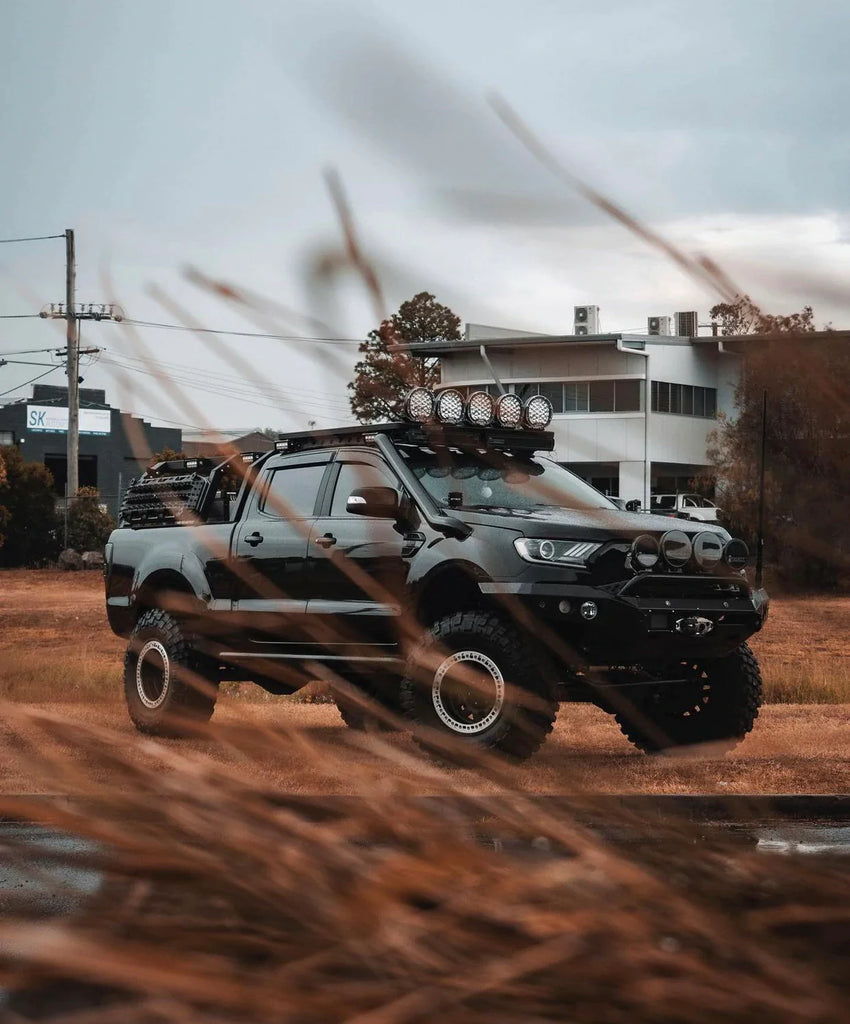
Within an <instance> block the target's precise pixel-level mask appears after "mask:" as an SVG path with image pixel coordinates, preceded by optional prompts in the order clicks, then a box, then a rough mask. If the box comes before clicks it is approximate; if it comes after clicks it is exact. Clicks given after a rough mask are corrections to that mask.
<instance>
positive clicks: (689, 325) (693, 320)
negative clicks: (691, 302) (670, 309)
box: [673, 313, 699, 338]
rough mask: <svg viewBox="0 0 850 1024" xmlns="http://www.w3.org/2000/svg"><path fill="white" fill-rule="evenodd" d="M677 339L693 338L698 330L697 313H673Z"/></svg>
mask: <svg viewBox="0 0 850 1024" xmlns="http://www.w3.org/2000/svg"><path fill="white" fill-rule="evenodd" d="M673 316H674V318H675V321H676V337H677V338H695V337H696V336H697V329H698V326H699V324H698V320H699V314H698V313H674V314H673Z"/></svg>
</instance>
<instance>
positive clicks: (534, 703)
mask: <svg viewBox="0 0 850 1024" xmlns="http://www.w3.org/2000/svg"><path fill="white" fill-rule="evenodd" d="M549 675H550V673H548V672H547V670H546V666H545V665H542V664H541V663H540V662H539V660H538V659H537V658H535V657H534V656H533V654H532V652H531V651H530V650H529V649H528V646H527V644H526V643H525V641H524V640H523V639H522V637H521V636H520V634H519V633H518V632H517V630H516V629H515V628H514V627H513V626H512V625H510V624H509V623H507V622H505V621H504V620H503V619H502V618H501V617H500V616H498V615H495V614H493V613H491V612H485V611H471V612H456V613H454V614H452V615H447V616H446V617H445V618H442V619H440V620H439V621H438V622H436V623H434V625H433V626H431V628H430V629H429V630H428V632H427V633H426V634H425V636H424V637H423V638H422V640H421V641H420V643H419V644H418V645H417V647H416V648H415V649H414V650H413V652H412V653H411V655H410V657H409V658H408V662H407V666H406V669H405V676H404V679H403V680H402V683H401V706H402V711H403V712H404V715H405V717H406V718H407V719H408V720H409V721H410V722H411V723H412V724H413V725H414V726H415V729H414V737H415V739H416V741H417V742H418V743H419V745H420V746H422V747H423V748H424V749H426V750H428V751H429V752H436V753H438V754H439V755H440V756H441V757H444V758H447V759H449V760H453V759H455V757H456V756H457V757H461V758H462V751H463V747H464V746H467V747H473V748H477V749H479V750H492V751H496V752H498V753H500V754H502V755H504V756H506V757H508V758H510V759H511V760H514V761H524V760H526V759H527V758H529V757H531V755H532V754H534V753H535V752H536V751H537V750H538V749H539V747H540V746H541V744H542V743H543V742H544V740H545V739H546V737H547V736H548V735H549V733H550V732H551V731H552V726H553V725H554V723H555V716H556V715H557V713H558V704H557V702H556V701H555V700H554V698H553V685H552V680H551V679H550V678H549ZM470 683H471V684H472V685H470ZM430 737H433V739H434V741H433V742H431V741H430ZM452 739H454V740H456V741H457V742H456V743H454V744H452V743H451V741H452ZM453 749H454V750H455V751H456V754H453V752H452V751H453Z"/></svg>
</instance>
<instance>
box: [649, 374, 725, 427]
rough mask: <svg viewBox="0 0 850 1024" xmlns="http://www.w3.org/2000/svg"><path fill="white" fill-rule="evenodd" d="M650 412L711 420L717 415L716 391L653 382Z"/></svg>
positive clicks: (693, 385)
mask: <svg viewBox="0 0 850 1024" xmlns="http://www.w3.org/2000/svg"><path fill="white" fill-rule="evenodd" d="M652 411H653V412H669V413H674V414H675V415H677V416H701V417H704V418H706V419H713V418H714V417H715V416H716V415H717V389H716V388H702V387H699V386H698V385H696V384H670V383H668V382H667V381H663V380H654V381H653V382H652Z"/></svg>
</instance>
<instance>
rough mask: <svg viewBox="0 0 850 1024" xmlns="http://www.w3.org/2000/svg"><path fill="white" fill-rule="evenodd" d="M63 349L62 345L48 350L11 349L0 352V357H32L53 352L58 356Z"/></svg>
mask: <svg viewBox="0 0 850 1024" xmlns="http://www.w3.org/2000/svg"><path fill="white" fill-rule="evenodd" d="M64 348H65V346H64V345H51V346H50V348H12V349H9V351H8V352H0V356H34V355H36V354H38V353H41V352H55V353H56V354H57V355H59V354H60V352H62V351H63V349H64Z"/></svg>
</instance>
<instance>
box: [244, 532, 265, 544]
mask: <svg viewBox="0 0 850 1024" xmlns="http://www.w3.org/2000/svg"><path fill="white" fill-rule="evenodd" d="M245 543H246V544H250V545H251V547H252V548H255V547H256V546H257V545H258V544H262V543H263V535H262V534H261V533H259V532H258V531H257V530H254V532H253V533H249V534H248V536H247V537H246V538H245Z"/></svg>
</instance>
